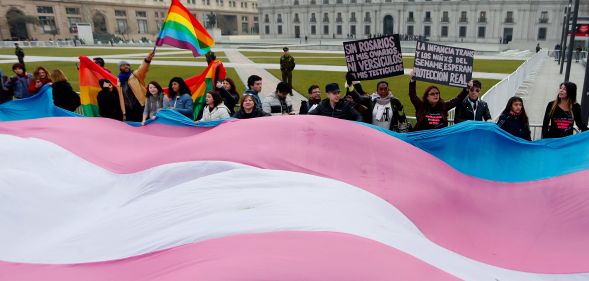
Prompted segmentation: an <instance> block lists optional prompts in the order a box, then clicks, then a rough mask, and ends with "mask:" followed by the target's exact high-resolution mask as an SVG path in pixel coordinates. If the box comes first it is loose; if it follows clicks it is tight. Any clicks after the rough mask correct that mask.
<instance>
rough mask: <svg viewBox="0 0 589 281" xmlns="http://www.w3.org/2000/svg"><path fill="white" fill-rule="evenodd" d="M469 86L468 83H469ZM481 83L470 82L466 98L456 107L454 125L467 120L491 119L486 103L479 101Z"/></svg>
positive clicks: (477, 81) (476, 81)
mask: <svg viewBox="0 0 589 281" xmlns="http://www.w3.org/2000/svg"><path fill="white" fill-rule="evenodd" d="M469 85H471V84H470V82H469ZM481 87H482V85H481V82H480V81H479V80H472V86H469V87H468V96H466V98H464V100H462V102H461V103H460V104H459V105H457V106H456V112H455V114H454V123H455V124H458V123H460V122H463V121H467V120H474V121H487V120H490V119H491V112H490V111H489V106H488V105H487V103H486V102H484V101H482V100H481V99H479V93H480V92H481Z"/></svg>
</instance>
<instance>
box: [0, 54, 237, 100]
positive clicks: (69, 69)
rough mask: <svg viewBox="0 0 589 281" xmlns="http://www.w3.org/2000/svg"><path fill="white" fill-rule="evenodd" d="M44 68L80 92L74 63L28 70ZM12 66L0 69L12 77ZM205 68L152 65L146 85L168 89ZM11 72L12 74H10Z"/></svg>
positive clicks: (230, 70)
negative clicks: (176, 79)
mask: <svg viewBox="0 0 589 281" xmlns="http://www.w3.org/2000/svg"><path fill="white" fill-rule="evenodd" d="M40 65H41V66H43V67H45V68H46V69H47V70H49V71H51V70H53V69H56V68H58V69H61V70H62V71H63V72H64V73H65V75H66V76H67V78H68V81H69V82H70V84H72V87H73V88H74V90H75V91H79V88H80V85H79V80H78V70H77V69H76V65H75V63H73V62H31V63H28V64H27V68H28V69H29V70H30V71H31V72H32V71H33V70H34V69H35V68H36V67H37V66H40ZM11 66H12V64H0V68H1V69H2V70H4V71H5V73H7V72H8V74H10V75H12V72H11V71H10V68H11ZM106 67H107V68H108V69H110V70H111V71H113V73H115V75H116V74H118V72H116V71H115V70H116V69H117V68H118V65H117V64H112V63H108V64H107V65H106ZM132 67H133V68H134V69H135V68H137V67H138V65H133V66H132ZM204 69H205V68H204V67H202V66H195V67H192V66H168V65H152V66H151V67H150V68H149V72H148V73H147V79H146V80H145V82H146V83H148V82H149V81H152V80H154V81H157V82H158V83H160V84H161V85H162V87H167V86H168V83H169V81H170V79H172V77H175V76H179V77H182V78H188V77H190V76H193V75H196V74H198V73H201V72H202V71H203V70H204ZM226 69H227V76H228V77H231V78H232V79H233V80H234V81H235V83H236V87H237V89H238V92H239V93H242V92H243V91H244V90H245V89H244V86H243V85H244V84H243V83H242V82H241V80H240V79H239V76H238V75H237V72H235V69H233V68H226ZM9 71H10V72H9Z"/></svg>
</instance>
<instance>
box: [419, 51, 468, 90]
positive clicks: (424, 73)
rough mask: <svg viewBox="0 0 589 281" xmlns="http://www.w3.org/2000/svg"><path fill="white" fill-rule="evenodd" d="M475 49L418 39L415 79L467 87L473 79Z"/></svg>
mask: <svg viewBox="0 0 589 281" xmlns="http://www.w3.org/2000/svg"><path fill="white" fill-rule="evenodd" d="M473 61H474V50H470V49H463V48H455V47H449V46H443V45H438V44H432V43H428V42H422V41H417V46H416V47H415V61H414V64H413V69H414V70H415V79H416V80H420V81H426V82H432V83H437V84H443V85H450V86H456V87H465V86H466V84H467V83H468V81H470V79H472V64H473Z"/></svg>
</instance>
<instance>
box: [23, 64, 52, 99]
mask: <svg viewBox="0 0 589 281" xmlns="http://www.w3.org/2000/svg"><path fill="white" fill-rule="evenodd" d="M51 82H52V81H51V78H50V77H49V71H47V69H45V67H42V66H38V67H37V68H35V71H34V72H33V79H32V80H31V82H30V83H29V93H31V94H33V95H34V94H36V93H37V91H39V89H41V87H43V85H45V84H48V83H51Z"/></svg>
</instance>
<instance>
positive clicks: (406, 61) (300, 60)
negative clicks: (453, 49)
mask: <svg viewBox="0 0 589 281" xmlns="http://www.w3.org/2000/svg"><path fill="white" fill-rule="evenodd" d="M242 53H248V54H249V53H253V52H242ZM266 54H269V56H259V55H257V54H253V55H246V56H247V57H249V58H250V59H251V60H252V61H253V62H256V63H275V64H279V62H280V61H279V60H280V56H279V55H277V54H274V56H271V55H272V53H266ZM244 55H245V54H244ZM308 55H313V56H315V58H313V57H312V56H308ZM320 55H323V54H319V53H313V54H300V56H298V55H293V57H294V58H295V62H296V63H297V64H299V65H303V64H309V65H334V66H345V65H346V60H345V58H344V57H343V56H342V55H338V56H329V57H327V56H326V57H321V56H320ZM326 55H333V54H326ZM413 60H414V59H413V57H404V58H403V66H404V67H405V68H412V67H413ZM523 62H524V61H523V60H483V59H475V60H474V65H473V70H474V71H475V72H489V73H506V74H508V73H512V72H514V71H515V70H516V69H517V68H518V67H519V66H520V65H521V64H522V63H523Z"/></svg>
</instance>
